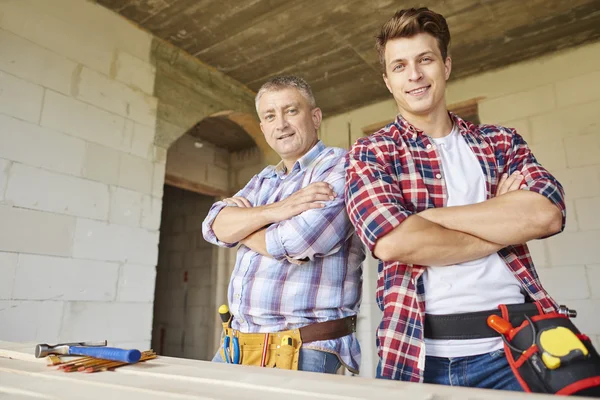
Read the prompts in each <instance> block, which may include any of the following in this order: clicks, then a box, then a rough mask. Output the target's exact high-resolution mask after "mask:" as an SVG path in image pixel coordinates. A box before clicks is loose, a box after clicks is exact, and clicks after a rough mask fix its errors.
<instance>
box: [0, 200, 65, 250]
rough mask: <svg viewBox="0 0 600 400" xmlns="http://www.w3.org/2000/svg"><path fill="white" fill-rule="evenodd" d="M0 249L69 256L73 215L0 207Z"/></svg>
mask: <svg viewBox="0 0 600 400" xmlns="http://www.w3.org/2000/svg"><path fill="white" fill-rule="evenodd" d="M0 221H2V224H0V251H11V252H21V253H32V254H47V255H56V256H65V257H67V256H70V255H71V252H72V244H73V236H74V234H75V218H74V217H71V216H68V215H57V214H51V213H48V212H40V211H33V210H24V209H20V208H14V207H5V206H0Z"/></svg>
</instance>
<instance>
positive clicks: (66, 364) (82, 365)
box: [46, 350, 156, 373]
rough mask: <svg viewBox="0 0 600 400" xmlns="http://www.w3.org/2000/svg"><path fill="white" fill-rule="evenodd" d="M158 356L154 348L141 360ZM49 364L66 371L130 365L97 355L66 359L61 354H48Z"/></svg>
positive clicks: (84, 370) (91, 370)
mask: <svg viewBox="0 0 600 400" xmlns="http://www.w3.org/2000/svg"><path fill="white" fill-rule="evenodd" d="M153 358H156V353H155V352H154V351H152V350H148V351H144V352H142V357H141V358H140V361H139V362H142V361H147V360H152V359H153ZM46 359H47V360H48V366H58V369H59V370H62V371H64V372H88V373H90V372H99V371H109V370H114V369H115V368H119V367H122V366H123V365H130V364H128V363H124V362H120V361H111V360H103V359H100V358H95V357H81V358H78V359H75V360H70V361H65V360H63V359H62V358H61V356H55V355H52V356H47V357H46Z"/></svg>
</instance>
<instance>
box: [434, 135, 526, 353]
mask: <svg viewBox="0 0 600 400" xmlns="http://www.w3.org/2000/svg"><path fill="white" fill-rule="evenodd" d="M433 141H434V142H435V146H436V150H437V152H438V154H439V155H440V158H441V160H442V173H443V176H444V180H445V182H446V188H447V193H448V201H447V206H460V205H467V204H474V203H480V202H482V201H485V200H486V187H485V177H484V175H483V171H482V169H481V166H480V165H479V161H478V160H477V157H476V156H475V154H474V153H473V151H472V150H471V148H470V147H469V145H468V144H467V142H466V141H465V139H464V138H463V137H462V135H461V134H460V133H459V131H458V129H457V127H456V126H455V127H454V128H453V129H452V132H450V134H449V135H448V136H445V137H443V138H434V139H433ZM423 283H424V285H425V310H426V313H428V314H457V313H465V312H472V311H483V310H492V309H496V308H497V307H498V304H511V303H523V302H524V300H525V299H524V296H523V294H522V292H521V285H520V284H519V282H518V281H517V279H516V278H515V276H514V275H513V274H512V272H511V271H510V270H509V269H508V267H507V266H506V263H505V262H504V261H503V260H502V259H501V258H500V256H499V255H498V254H497V253H494V254H491V255H489V256H487V257H484V258H480V259H478V260H473V261H470V262H466V263H461V264H456V265H450V266H442V267H440V266H437V267H436V266H430V267H428V268H426V269H425V273H424V274H423ZM502 346H503V344H502V339H501V338H487V339H468V340H432V339H425V348H426V354H427V355H428V356H436V357H465V356H471V355H477V354H484V353H488V352H491V351H494V350H497V349H500V348H502Z"/></svg>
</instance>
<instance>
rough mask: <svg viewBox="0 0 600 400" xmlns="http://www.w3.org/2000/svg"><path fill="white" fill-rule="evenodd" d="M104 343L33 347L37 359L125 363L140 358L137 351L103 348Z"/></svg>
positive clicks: (40, 345)
mask: <svg viewBox="0 0 600 400" xmlns="http://www.w3.org/2000/svg"><path fill="white" fill-rule="evenodd" d="M105 346H106V342H105V341H104V342H99V343H89V344H88V343H86V342H80V343H61V344H57V345H55V346H50V345H48V344H38V345H37V346H36V347H35V356H36V357H37V358H41V357H45V356H47V355H50V354H58V355H74V356H89V357H95V358H101V359H103V360H111V361H120V362H125V363H134V362H138V361H139V360H140V358H141V357H142V353H141V352H140V351H139V350H125V349H119V348H116V347H105Z"/></svg>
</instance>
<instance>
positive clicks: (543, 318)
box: [425, 303, 600, 397]
mask: <svg viewBox="0 0 600 400" xmlns="http://www.w3.org/2000/svg"><path fill="white" fill-rule="evenodd" d="M561 308H562V306H561ZM566 314H567V315H564V314H563V313H560V312H551V313H544V311H543V309H542V307H541V306H540V305H539V304H538V303H525V304H512V305H505V304H502V305H500V306H498V310H491V311H482V312H474V313H465V314H453V315H426V317H425V337H426V338H430V339H459V340H460V339H479V338H485V337H498V336H499V337H501V338H502V340H503V341H504V350H505V354H506V358H507V360H508V363H509V365H510V367H511V369H512V371H513V373H514V374H515V377H516V378H517V380H518V381H519V383H520V384H521V386H522V388H523V390H524V391H526V392H537V393H552V394H562V395H577V396H593V397H596V396H600V356H599V355H598V352H597V351H596V349H595V348H594V347H593V345H592V343H591V341H590V339H589V337H588V336H586V335H584V334H582V333H581V332H580V331H579V330H578V329H577V328H576V327H575V325H574V324H573V322H572V321H571V320H570V318H569V316H568V314H569V312H568V309H567V311H566Z"/></svg>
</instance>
